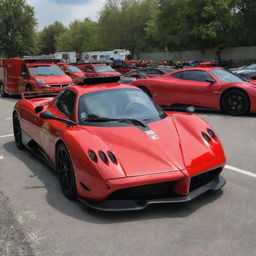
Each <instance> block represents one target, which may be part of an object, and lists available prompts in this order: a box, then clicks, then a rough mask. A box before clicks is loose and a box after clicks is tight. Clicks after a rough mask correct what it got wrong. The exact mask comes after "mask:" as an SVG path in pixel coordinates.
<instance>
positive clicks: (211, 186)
mask: <svg viewBox="0 0 256 256" xmlns="http://www.w3.org/2000/svg"><path fill="white" fill-rule="evenodd" d="M225 184H226V180H225V179H224V178H223V177H222V176H221V175H218V176H217V177H216V178H215V179H214V180H212V181H211V182H209V183H207V184H205V185H203V186H201V187H199V188H197V189H195V190H193V191H191V192H190V193H189V194H188V195H186V196H178V195H177V196H174V197H170V198H157V199H146V200H108V199H106V200H103V201H100V202H92V201H89V200H87V199H84V198H81V197H79V200H80V201H81V202H82V203H84V204H85V205H87V206H89V207H91V208H94V209H97V210H101V211H109V212H114V211H136V210H143V209H145V208H146V207H147V206H148V205H150V204H169V203H183V202H188V201H191V200H193V199H195V198H197V197H199V196H200V195H202V194H204V193H206V192H207V191H217V190H219V189H221V188H222V187H223V186H224V185H225Z"/></svg>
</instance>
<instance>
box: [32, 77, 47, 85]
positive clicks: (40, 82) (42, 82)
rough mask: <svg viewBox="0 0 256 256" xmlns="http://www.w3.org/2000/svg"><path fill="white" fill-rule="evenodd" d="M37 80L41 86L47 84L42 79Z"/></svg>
mask: <svg viewBox="0 0 256 256" xmlns="http://www.w3.org/2000/svg"><path fill="white" fill-rule="evenodd" d="M35 80H36V81H37V82H38V83H39V84H46V82H45V81H44V80H42V79H40V78H35Z"/></svg>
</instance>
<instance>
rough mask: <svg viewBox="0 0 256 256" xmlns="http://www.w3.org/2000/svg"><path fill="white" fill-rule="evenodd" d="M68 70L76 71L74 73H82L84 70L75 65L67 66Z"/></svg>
mask: <svg viewBox="0 0 256 256" xmlns="http://www.w3.org/2000/svg"><path fill="white" fill-rule="evenodd" d="M66 70H67V71H68V72H71V73H72V72H74V73H82V72H83V71H82V70H81V69H79V68H77V67H74V66H68V67H67V68H66Z"/></svg>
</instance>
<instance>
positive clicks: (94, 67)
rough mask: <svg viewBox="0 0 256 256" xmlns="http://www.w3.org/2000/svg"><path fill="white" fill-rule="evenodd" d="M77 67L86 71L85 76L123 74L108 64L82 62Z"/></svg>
mask: <svg viewBox="0 0 256 256" xmlns="http://www.w3.org/2000/svg"><path fill="white" fill-rule="evenodd" d="M76 67H78V68H80V69H81V70H82V71H83V72H84V73H85V77H104V76H121V74H120V73H119V72H117V71H116V70H114V69H113V68H112V67H111V66H109V65H106V64H80V65H77V66H76Z"/></svg>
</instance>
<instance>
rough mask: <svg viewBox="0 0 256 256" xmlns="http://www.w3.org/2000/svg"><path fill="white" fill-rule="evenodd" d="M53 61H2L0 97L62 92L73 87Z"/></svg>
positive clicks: (0, 62) (0, 68)
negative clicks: (36, 92)
mask: <svg viewBox="0 0 256 256" xmlns="http://www.w3.org/2000/svg"><path fill="white" fill-rule="evenodd" d="M72 84H73V81H72V79H71V78H70V76H68V75H66V74H65V73H64V72H63V70H61V68H60V67H59V66H58V65H57V64H55V63H54V61H53V60H50V59H49V60H46V59H21V58H10V59H7V58H5V59H0V95H1V96H2V97H4V96H7V95H8V94H10V95H15V94H21V93H22V92H24V91H42V90H52V89H53V88H54V90H61V88H62V87H65V86H69V85H72Z"/></svg>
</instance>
